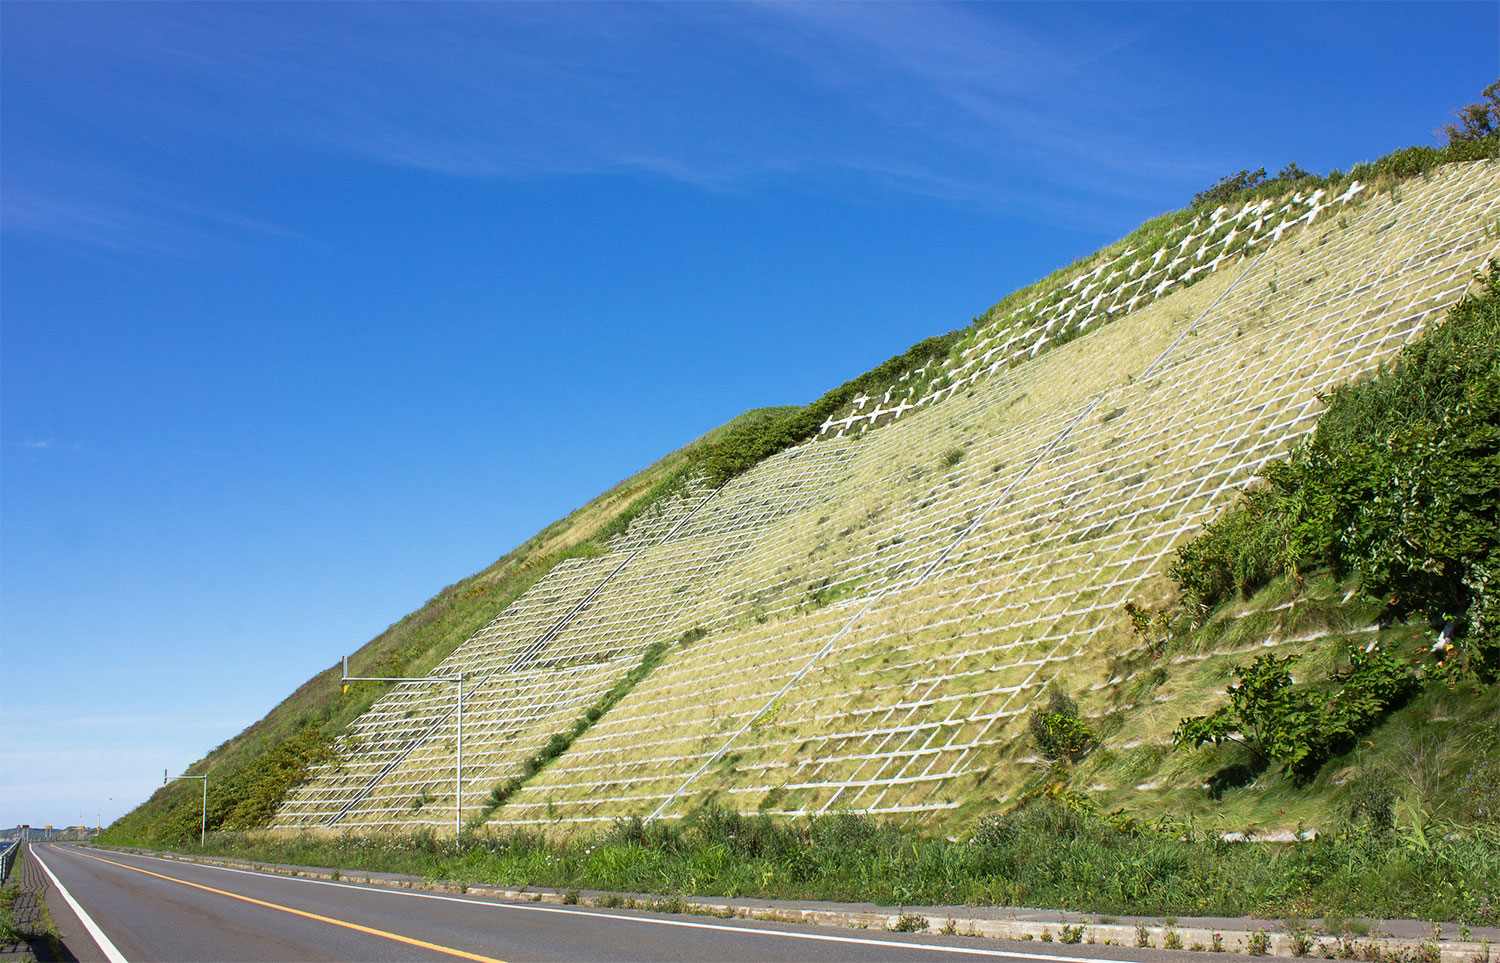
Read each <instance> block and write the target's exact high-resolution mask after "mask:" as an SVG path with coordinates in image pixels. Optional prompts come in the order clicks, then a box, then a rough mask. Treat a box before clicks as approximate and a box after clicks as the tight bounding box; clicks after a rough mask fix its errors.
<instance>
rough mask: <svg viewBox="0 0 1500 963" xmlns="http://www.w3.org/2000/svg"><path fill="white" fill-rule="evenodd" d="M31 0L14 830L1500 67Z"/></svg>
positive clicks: (1, 570) (1319, 10)
mask: <svg viewBox="0 0 1500 963" xmlns="http://www.w3.org/2000/svg"><path fill="white" fill-rule="evenodd" d="M0 26H3V30H0V667H3V671H4V685H3V688H0V731H3V732H4V734H5V736H4V740H3V746H0V825H10V824H13V823H15V822H18V821H29V822H33V823H75V822H77V821H79V819H80V818H83V819H85V820H87V821H90V822H92V821H93V820H94V818H95V815H96V814H98V815H99V816H100V818H102V819H103V820H105V821H108V820H110V819H112V818H114V817H115V816H117V815H119V814H120V813H121V812H123V811H125V810H126V809H129V808H130V807H132V806H133V805H135V804H136V803H137V802H139V801H140V800H141V799H142V798H144V797H145V795H146V794H148V793H149V792H150V790H151V788H152V787H153V786H154V785H156V784H157V782H156V780H157V778H158V776H159V773H160V772H161V770H162V769H163V768H170V769H172V770H174V771H175V770H179V769H181V768H182V767H183V766H185V765H186V764H187V763H189V762H191V761H192V760H194V759H196V758H198V757H199V756H201V755H202V754H203V753H204V752H205V751H207V750H209V749H211V748H212V747H213V746H215V745H217V744H218V743H220V742H222V741H223V740H224V739H227V738H229V737H230V736H232V735H234V734H235V733H236V732H238V731H239V730H240V729H242V728H243V727H244V726H246V725H248V724H249V723H251V722H253V721H254V720H255V719H256V718H258V717H260V716H261V715H262V714H264V712H265V711H267V710H268V709H269V708H270V707H271V706H273V705H274V704H275V703H276V702H278V701H279V700H280V699H281V698H283V697H284V696H285V695H287V694H289V693H290V692H291V691H292V689H293V688H295V686H296V685H298V684H299V683H301V682H302V681H304V680H305V679H307V678H308V677H309V676H310V675H312V674H313V673H314V672H316V671H318V670H320V669H322V668H324V667H326V666H328V665H331V664H333V663H334V662H336V661H337V659H338V658H339V656H340V655H341V654H342V653H344V652H348V651H352V650H353V649H355V648H357V647H358V646H359V645H361V644H363V643H364V642H365V641H367V640H368V639H369V638H370V637H371V636H373V635H374V634H376V633H377V632H379V631H380V630H382V629H383V628H384V627H385V626H386V625H388V624H389V623H391V622H393V621H395V620H396V619H398V618H400V617H401V616H402V615H403V614H405V613H406V612H408V611H410V610H412V609H414V608H416V607H417V606H419V605H420V604H421V603H422V602H423V601H424V600H425V599H427V598H428V597H429V596H431V595H432V594H433V593H434V592H436V591H437V590H438V589H440V588H441V587H442V586H444V585H446V584H448V583H450V582H452V581H454V580H456V579H458V578H461V577H463V576H465V575H467V574H469V573H472V572H474V571H476V570H478V569H480V568H482V567H483V566H485V565H487V564H488V563H489V562H491V561H493V560H494V559H495V558H497V557H499V556H500V555H502V554H503V553H504V552H506V551H507V550H508V549H510V548H511V547H513V546H514V545H516V544H517V543H519V542H520V541H522V540H524V539H525V538H526V537H527V536H529V535H530V534H532V533H533V532H535V531H536V530H537V529H539V528H540V527H542V526H543V525H545V524H546V523H547V522H549V521H551V520H553V519H554V518H557V517H559V516H561V515H563V514H566V513H567V512H568V511H569V510H571V509H572V508H574V507H576V506H577V505H578V504H580V503H582V502H583V501H585V500H586V499H588V498H589V497H591V496H593V495H594V494H597V493H598V492H599V491H601V490H602V489H604V488H605V487H607V486H609V485H610V484H612V483H613V482H615V481H617V480H619V479H621V478H623V477H625V476H627V475H629V474H631V473H632V472H634V471H635V470H636V469H638V468H640V467H642V466H643V465H645V464H648V463H649V462H651V461H653V460H654V459H655V458H657V457H659V456H660V455H661V454H663V453H665V452H666V451H668V450H670V449H672V448H675V447H677V446H679V445H681V444H683V443H684V442H686V441H688V440H689V439H691V438H693V437H695V436H697V435H698V434H701V433H702V432H704V431H706V430H708V429H710V428H712V427H714V426H715V425H717V424H720V423H722V422H724V421H726V420H728V419H729V418H731V417H733V416H734V415H736V414H738V413H739V412H741V411H743V410H745V409H747V408H751V407H757V406H761V405H769V404H784V403H801V402H806V401H809V400H811V399H812V398H814V397H816V396H817V395H818V394H820V393H821V392H822V391H824V390H825V389H827V388H829V387H831V386H833V385H835V384H837V383H839V382H840V381H843V380H844V379H846V378H848V377H851V376H853V375H855V374H858V373H859V372H861V371H863V370H865V369H867V368H869V367H871V366H872V365H874V364H876V363H878V362H879V361H881V360H883V359H885V358H886V357H889V356H890V355H892V354H896V353H898V352H900V351H902V350H904V349H905V348H906V347H907V346H908V345H910V344H911V343H913V342H915V341H917V340H919V339H921V338H923V337H926V336H928V335H931V334H935V333H939V332H941V331H945V330H948V329H950V328H954V327H958V326H961V325H963V324H965V323H967V322H968V320H969V319H970V317H971V316H973V315H975V314H978V313H980V312H982V311H983V310H984V309H985V308H987V307H988V306H989V305H990V304H992V303H994V302H995V301H997V300H999V299H1000V298H1001V297H1002V296H1003V295H1005V294H1006V293H1007V292H1008V291H1010V290H1012V289H1013V288H1015V287H1017V286H1018V285H1020V284H1024V283H1026V282H1028V281H1030V280H1033V279H1035V278H1036V277H1039V276H1041V275H1043V274H1046V273H1047V272H1049V271H1050V270H1052V269H1053V268H1056V267H1058V266H1061V265H1062V264H1065V263H1067V262H1068V261H1070V260H1072V259H1073V258H1075V257H1078V256H1080V255H1083V254H1086V253H1088V252H1090V251H1092V250H1094V249H1096V248H1098V247H1099V246H1101V245H1102V244H1105V243H1107V242H1109V241H1111V240H1113V239H1115V238H1117V237H1119V236H1121V235H1123V234H1125V233H1127V232H1128V231H1129V230H1131V229H1132V228H1133V227H1134V226H1135V225H1136V224H1138V223H1139V222H1140V221H1142V220H1144V219H1146V218H1148V217H1150V216H1152V215H1154V214H1158V213H1160V212H1162V211H1165V210H1168V209H1171V208H1174V207H1179V206H1182V205H1183V204H1184V203H1185V202H1187V201H1188V200H1189V199H1190V198H1191V197H1192V194H1193V193H1194V192H1195V191H1197V190H1199V189H1201V188H1203V187H1205V186H1207V185H1208V184H1210V183H1211V182H1213V181H1214V180H1215V179H1217V177H1218V176H1219V175H1221V174H1224V173H1228V172H1231V171H1237V170H1239V169H1241V168H1255V167H1259V166H1265V167H1267V168H1268V169H1270V170H1272V171H1273V172H1274V171H1275V170H1276V169H1277V168H1279V167H1280V166H1282V165H1283V164H1285V163H1286V162H1288V161H1293V160H1294V161H1296V162H1297V163H1299V164H1300V165H1302V166H1303V167H1305V168H1308V169H1312V170H1319V171H1322V170H1327V169H1328V168H1331V167H1347V166H1349V165H1350V164H1352V163H1354V162H1357V161H1359V160H1365V159H1371V158H1374V157H1376V156H1378V155H1380V154H1382V153H1385V152H1386V151H1388V150H1390V149H1392V148H1394V147H1398V146H1404V145H1407V144H1411V143H1431V142H1432V132H1433V131H1434V129H1436V128H1437V127H1438V126H1439V125H1440V124H1442V123H1443V121H1444V120H1445V119H1446V118H1447V116H1448V114H1449V112H1450V111H1451V110H1452V109H1453V108H1455V107H1458V106H1460V105H1462V104H1464V103H1468V102H1470V101H1472V100H1475V99H1477V97H1478V93H1479V91H1480V90H1481V89H1482V88H1483V87H1484V86H1485V85H1486V84H1488V83H1490V82H1492V81H1493V80H1495V79H1496V78H1497V76H1500V6H1497V5H1496V4H1493V3H1485V4H1460V5H1444V4H1418V5H1411V6H1407V5H1397V4H1381V5H1371V6H1359V5H1352V4H1337V5H1328V6H1321V5H1310V4H1308V5H1302V4H1298V5H1277V4H1255V5H1243V6H1242V5H1233V4H1206V5H1170V6H1155V5H1123V4H1121V5H1106V6H1089V5H1075V4H1067V5H1064V4H1057V5H1053V4H1030V5H964V6H942V5H920V6H906V5H897V4H887V5H879V6H861V5H853V4H819V5H752V4H714V5H694V4H677V5H669V6H649V5H634V4H616V5H580V6H568V5H534V4H526V5H483V4H463V5H453V6H444V5H437V4H426V5H419V6H402V5H359V4H329V5H310V6H299V5H292V4H274V5H249V4H196V5H194V4H181V5H165V4H157V5H144V4H129V5H125V4H121V5H113V4H111V5H102V6H93V5H87V4H41V5H32V4H24V3H15V2H9V3H6V4H4V6H3V8H0Z"/></svg>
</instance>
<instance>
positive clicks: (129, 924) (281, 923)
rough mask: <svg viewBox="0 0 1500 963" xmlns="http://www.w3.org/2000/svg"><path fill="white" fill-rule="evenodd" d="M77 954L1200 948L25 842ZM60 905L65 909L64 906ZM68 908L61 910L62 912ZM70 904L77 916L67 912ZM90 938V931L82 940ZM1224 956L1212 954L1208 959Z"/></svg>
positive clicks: (392, 955) (657, 955)
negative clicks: (792, 916)
mask: <svg viewBox="0 0 1500 963" xmlns="http://www.w3.org/2000/svg"><path fill="white" fill-rule="evenodd" d="M31 849H32V855H33V858H36V859H37V860H38V861H39V862H40V863H41V864H42V865H43V866H45V867H46V868H47V869H48V870H50V872H51V875H52V876H54V877H55V880H56V883H57V884H58V885H57V886H55V887H54V888H53V890H52V891H50V892H49V893H48V897H47V900H48V906H49V907H51V908H52V912H53V916H54V918H55V919H56V920H57V922H58V926H59V928H60V929H61V930H62V932H63V935H64V939H65V941H66V942H67V945H68V948H69V950H70V951H71V952H72V953H73V954H74V955H75V956H76V957H77V958H78V959H80V960H83V961H91V960H108V961H110V963H120V961H132V963H144V961H162V963H174V961H191V963H203V961H217V960H258V961H265V960H287V961H303V960H307V961H312V960H358V961H371V963H375V961H387V960H447V961H451V960H457V959H467V960H479V961H484V960H506V961H522V960H578V961H588V960H602V961H616V960H642V961H645V960H711V961H718V960H817V961H822V960H921V961H933V963H939V961H950V960H964V961H971V963H972V961H975V960H980V959H985V958H989V959H995V960H1012V961H1025V963H1050V961H1053V960H1091V961H1094V963H1159V961H1162V960H1168V959H1169V960H1171V961H1173V963H1189V961H1193V960H1194V959H1195V958H1198V957H1203V958H1207V956H1208V955H1207V954H1198V953H1183V952H1174V953H1166V952H1163V951H1152V950H1136V949H1126V948H1123V947H1118V946H1089V945H1086V944H1084V945H1078V946H1062V945H1059V944H1049V945H1048V946H1047V948H1046V952H1035V951H1034V950H1035V949H1036V948H1037V947H1036V944H1034V943H1022V942H1009V941H1002V940H984V939H969V938H964V937H944V936H925V935H923V936H919V935H914V934H903V933H882V932H876V931H861V930H845V929H834V928H828V927H814V926H804V925H798V924H786V923H770V922H762V921H754V920H739V919H734V920H719V919H714V918H706V917H701V916H685V915H684V916H676V915H668V914H660V913H650V912H636V911H630V910H607V909H598V908H588V907H573V906H545V905H538V904H533V903H517V902H506V901H502V900H494V899H485V898H476V897H469V896H457V895H448V894H437V893H420V892H412V891H406V890H393V889H387V888H383V887H371V886H365V885H361V884H358V883H348V882H329V881H325V880H312V879H302V878H297V877H286V876H277V875H272V874H268V873H257V872H250V871H247V870H240V869H229V868H225V867H217V866H204V865H197V864H193V863H185V862H182V861H178V860H164V859H157V858H155V857H150V856H140V855H134V854H123V853H115V852H111V851H107V850H84V849H80V848H78V847H74V846H68V845H62V844H46V845H43V844H33V845H32V848H31ZM70 900H71V903H70V902H69V901H70ZM69 907H72V908H69ZM75 910H76V912H75ZM85 934H92V935H85ZM1218 959H1219V960H1222V959H1223V958H1222V957H1219V958H1218Z"/></svg>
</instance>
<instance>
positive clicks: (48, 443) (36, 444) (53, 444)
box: [21, 438, 83, 451]
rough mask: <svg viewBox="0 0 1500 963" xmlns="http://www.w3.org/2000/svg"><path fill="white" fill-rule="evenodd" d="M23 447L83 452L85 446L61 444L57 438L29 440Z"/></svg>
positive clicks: (23, 443)
mask: <svg viewBox="0 0 1500 963" xmlns="http://www.w3.org/2000/svg"><path fill="white" fill-rule="evenodd" d="M21 447H22V448H35V449H53V450H57V449H61V450H63V451H81V450H82V449H83V446H82V445H80V444H78V443H77V442H60V441H58V440H56V439H55V438H45V439H28V440H26V441H23V442H21Z"/></svg>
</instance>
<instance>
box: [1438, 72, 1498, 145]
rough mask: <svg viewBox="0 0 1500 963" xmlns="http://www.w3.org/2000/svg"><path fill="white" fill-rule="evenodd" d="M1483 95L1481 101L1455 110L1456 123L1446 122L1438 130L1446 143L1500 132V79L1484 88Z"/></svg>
mask: <svg viewBox="0 0 1500 963" xmlns="http://www.w3.org/2000/svg"><path fill="white" fill-rule="evenodd" d="M1481 96H1482V98H1483V99H1481V100H1480V101H1479V102H1477V103H1473V104H1469V105H1468V106H1467V107H1461V108H1459V109H1458V110H1455V111H1454V112H1453V116H1454V118H1455V119H1456V121H1457V122H1456V123H1454V122H1449V123H1447V124H1444V125H1443V126H1442V127H1441V128H1440V129H1439V130H1438V131H1437V135H1438V136H1439V137H1441V138H1442V139H1443V141H1444V142H1445V143H1448V144H1457V143H1464V142H1466V141H1474V140H1482V139H1483V138H1485V137H1489V136H1491V135H1493V134H1496V133H1500V80H1497V81H1495V82H1494V83H1492V84H1490V85H1489V86H1488V87H1486V88H1484V91H1483V92H1482V95H1481Z"/></svg>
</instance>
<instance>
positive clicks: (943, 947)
mask: <svg viewBox="0 0 1500 963" xmlns="http://www.w3.org/2000/svg"><path fill="white" fill-rule="evenodd" d="M115 855H117V856H134V857H136V858H137V859H154V860H158V861H160V862H163V863H177V864H183V863H185V864H187V865H189V866H197V867H200V868H203V869H217V870H221V871H223V872H226V873H239V874H241V875H243V876H263V877H266V878H269V879H284V880H289V881H293V882H298V883H314V884H316V885H318V886H336V887H338V888H339V889H357V890H360V891H361V892H365V893H388V894H390V895H392V896H411V897H415V898H417V899H435V900H440V901H442V902H445V903H465V904H468V905H471V906H491V907H496V908H498V909H509V910H525V911H528V912H532V913H562V914H564V915H570V916H592V917H595V918H597V919H606V920H625V921H627V922H632V923H650V924H653V925H656V926H681V927H686V928H688V929H697V930H717V931H720V932H725V933H736V934H751V935H758V936H780V937H785V938H787V939H794V940H818V941H822V942H827V943H852V944H854V945H857V946H882V947H889V948H893V949H911V950H927V951H929V952H933V953H962V954H964V955H967V956H997V957H1005V958H1007V959H1013V960H1046V961H1048V963H1057V961H1059V960H1065V961H1073V960H1078V961H1080V963H1140V961H1138V960H1113V959H1109V958H1107V957H1092V956H1090V957H1076V956H1057V955H1054V954H1048V953H1024V952H1021V951H1019V950H991V949H983V948H980V947H974V946H949V945H947V944H945V943H908V942H906V941H904V940H874V939H869V938H867V937H858V936H835V935H833V934H832V933H794V932H789V931H787V930H763V929H754V928H749V927H743V926H726V925H725V924H723V923H698V922H695V921H692V920H663V919H653V918H651V917H649V916H626V915H625V914H623V913H599V912H595V911H593V910H585V909H564V908H562V907H561V906H535V905H533V904H530V903H503V902H497V901H495V900H487V899H471V898H467V897H463V896H441V895H438V894H437V893H417V892H413V891H411V890H405V889H392V888H389V887H385V886H371V885H361V884H358V883H336V882H333V881H332V880H326V879H311V878H309V877H307V876H285V875H282V874H281V873H267V872H257V871H255V870H249V869H235V868H234V867H232V866H215V865H214V864H212V863H200V862H196V861H195V860H191V859H167V858H164V857H161V856H147V855H146V854H145V853H115ZM755 922H760V923H766V922H796V921H783V920H755ZM802 925H817V924H802Z"/></svg>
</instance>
